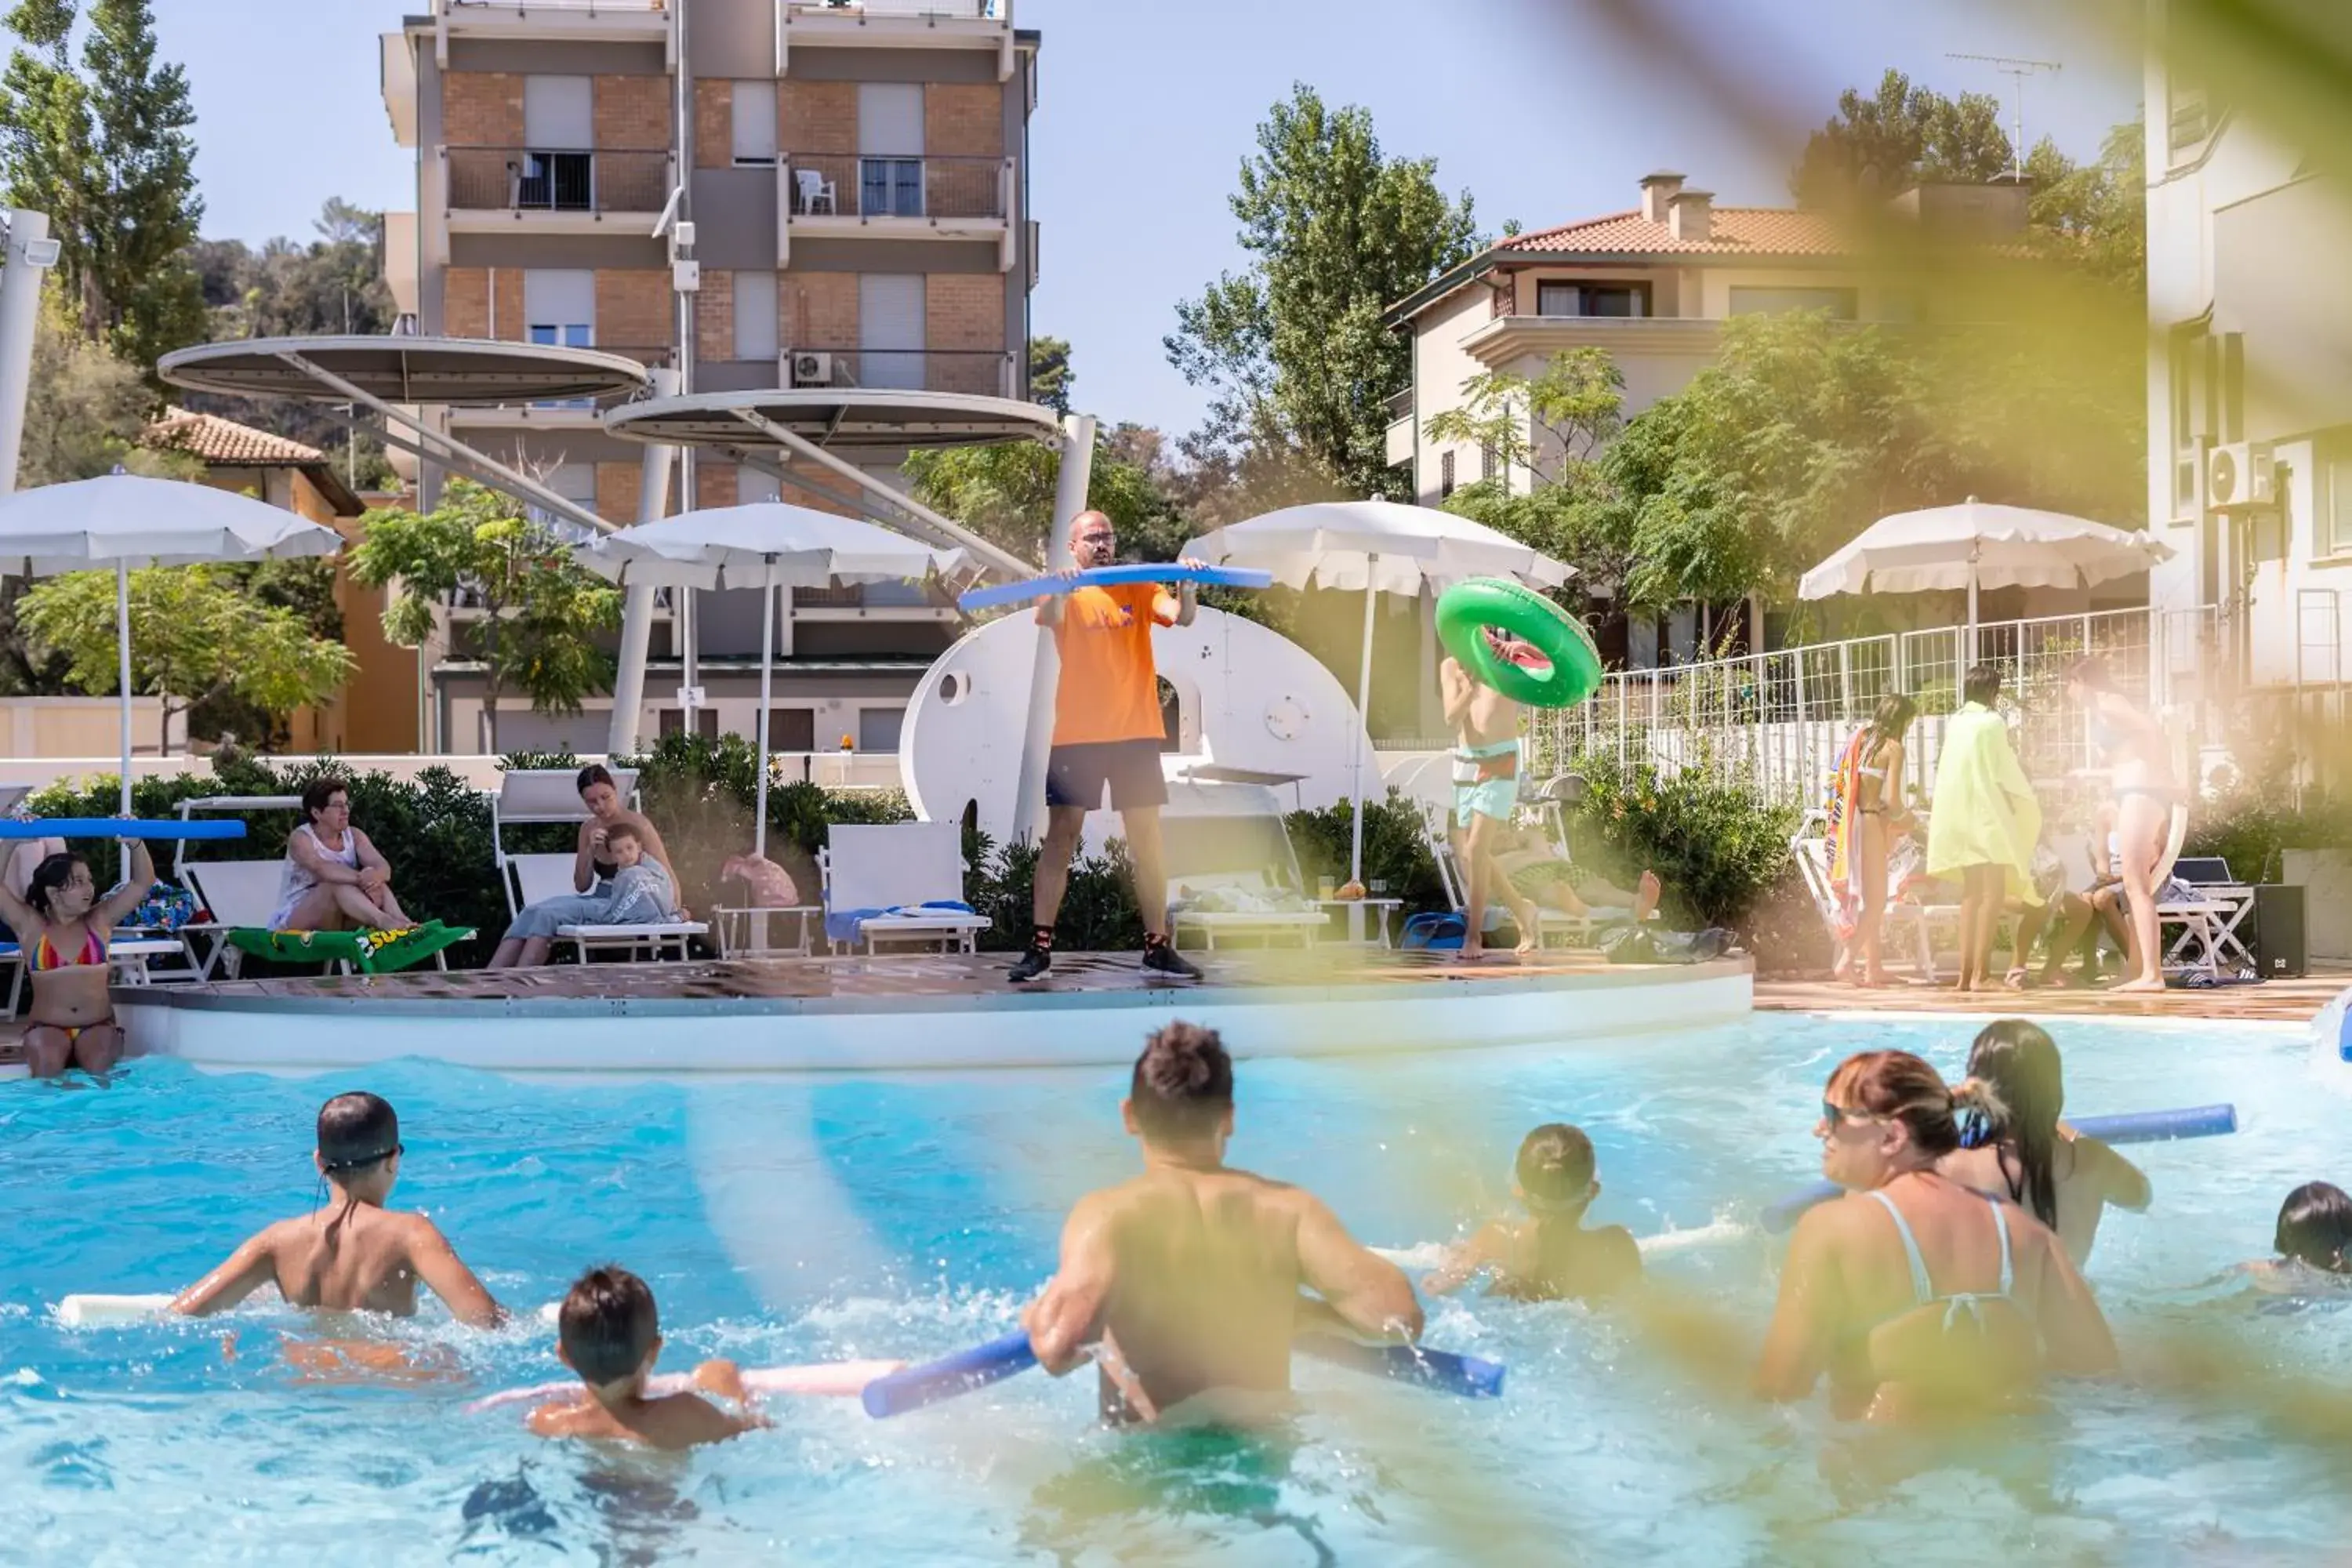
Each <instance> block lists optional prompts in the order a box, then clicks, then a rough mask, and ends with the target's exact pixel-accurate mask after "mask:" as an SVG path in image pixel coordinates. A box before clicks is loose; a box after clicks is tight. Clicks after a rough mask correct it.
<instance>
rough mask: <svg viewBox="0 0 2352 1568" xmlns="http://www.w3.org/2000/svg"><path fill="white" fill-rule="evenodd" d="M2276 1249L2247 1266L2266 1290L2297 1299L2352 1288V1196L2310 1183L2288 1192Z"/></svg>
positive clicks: (2273, 1243)
mask: <svg viewBox="0 0 2352 1568" xmlns="http://www.w3.org/2000/svg"><path fill="white" fill-rule="evenodd" d="M2271 1250H2272V1251H2273V1252H2275V1253H2277V1254H2278V1256H2277V1257H2276V1258H2265V1259H2263V1261H2261V1262H2258V1263H2249V1264H2247V1265H2246V1266H2245V1269H2246V1272H2247V1273H2248V1274H2250V1275H2252V1277H2253V1281H2254V1283H2255V1285H2256V1286H2258V1287H2259V1288H2261V1289H2264V1290H2269V1291H2273V1292H2276V1293H2279V1294H2285V1295H2296V1294H2302V1293H2304V1292H2306V1291H2309V1290H2311V1289H2314V1288H2315V1287H2330V1288H2334V1289H2352V1193H2347V1192H2346V1191H2345V1190H2344V1189H2343V1188H2341V1187H2339V1186H2336V1185H2334V1184H2331V1183H2327V1182H2305V1184H2303V1185H2301V1186H2299V1187H2297V1188H2295V1190H2294V1191H2293V1192H2291V1193H2289V1194H2287V1195H2286V1202H2284V1204H2281V1205H2279V1214H2278V1227H2277V1229H2276V1230H2275V1231H2274V1232H2273V1234H2272V1237H2271Z"/></svg>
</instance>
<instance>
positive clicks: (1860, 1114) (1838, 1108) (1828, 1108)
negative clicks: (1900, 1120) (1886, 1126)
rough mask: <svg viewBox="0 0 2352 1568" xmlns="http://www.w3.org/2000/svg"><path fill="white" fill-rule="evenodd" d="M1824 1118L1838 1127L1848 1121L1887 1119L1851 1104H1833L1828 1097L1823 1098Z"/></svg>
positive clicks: (1823, 1119)
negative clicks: (1853, 1106) (1855, 1108)
mask: <svg viewBox="0 0 2352 1568" xmlns="http://www.w3.org/2000/svg"><path fill="white" fill-rule="evenodd" d="M1885 1120H1886V1119H1885V1117H1883V1116H1880V1115H1878V1114H1877V1113H1875V1112H1874V1111H1868V1110H1853V1108H1851V1107H1849V1106H1843V1105H1832V1103H1831V1102H1830V1101H1829V1100H1827V1099H1823V1100H1822V1121H1826V1122H1828V1123H1829V1124H1830V1125H1831V1126H1832V1127H1836V1126H1838V1125H1840V1124H1841V1123H1843V1122H1848V1121H1885Z"/></svg>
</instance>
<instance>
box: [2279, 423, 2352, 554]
mask: <svg viewBox="0 0 2352 1568" xmlns="http://www.w3.org/2000/svg"><path fill="white" fill-rule="evenodd" d="M2312 450H2313V452H2314V454H2315V456H2316V457H2317V458H2318V460H2319V472H2320V476H2321V485H2320V488H2321V489H2322V490H2323V491H2324V492H2325V493H2324V494H2323V495H2322V496H2321V497H2320V498H2319V508H2320V513H2319V517H2318V518H2317V520H2316V523H2317V526H2315V528H2314V529H2313V530H2312V534H2313V538H2312V545H2313V549H2314V552H2315V553H2316V554H2321V555H2352V430H2337V431H2336V432H2334V433H2333V434H2331V435H2328V436H2325V437H2321V438H2320V439H2319V440H2318V441H2316V442H2315V443H2313V447H2312ZM2282 489H2284V487H2282Z"/></svg>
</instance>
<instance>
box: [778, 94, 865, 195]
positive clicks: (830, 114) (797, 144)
mask: <svg viewBox="0 0 2352 1568" xmlns="http://www.w3.org/2000/svg"><path fill="white" fill-rule="evenodd" d="M776 147H777V150H778V151H780V152H782V153H787V154H791V153H802V154H807V153H856V151H857V84H856V82H854V81H795V80H793V79H792V78H790V77H787V78H785V79H783V80H782V81H780V82H778V83H777V84H776ZM845 194H846V193H845Z"/></svg>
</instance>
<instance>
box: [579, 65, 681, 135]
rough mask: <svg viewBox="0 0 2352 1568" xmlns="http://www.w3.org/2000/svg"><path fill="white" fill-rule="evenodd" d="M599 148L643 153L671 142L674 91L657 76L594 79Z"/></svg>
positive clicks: (667, 82)
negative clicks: (672, 97) (672, 96)
mask: <svg viewBox="0 0 2352 1568" xmlns="http://www.w3.org/2000/svg"><path fill="white" fill-rule="evenodd" d="M594 80H595V91H594V110H593V112H594V114H595V117H596V118H595V131H596V145H597V146H598V147H611V148H624V149H633V150H637V151H644V150H646V149H649V148H655V147H667V146H668V145H669V142H670V101H671V89H670V84H669V81H668V79H667V78H665V77H657V76H600V77H597V78H595V79H594Z"/></svg>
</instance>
